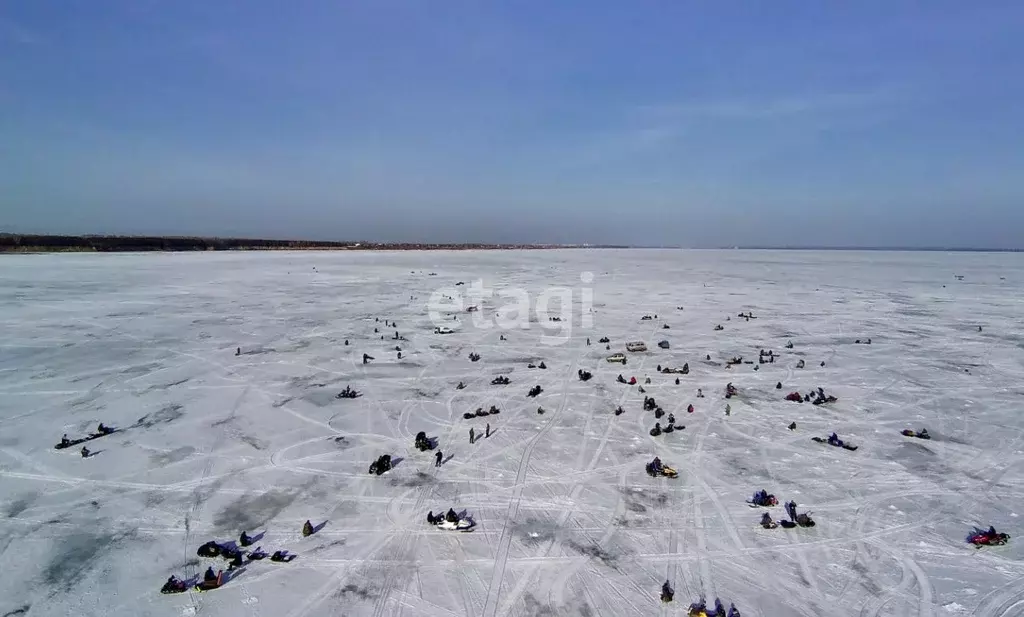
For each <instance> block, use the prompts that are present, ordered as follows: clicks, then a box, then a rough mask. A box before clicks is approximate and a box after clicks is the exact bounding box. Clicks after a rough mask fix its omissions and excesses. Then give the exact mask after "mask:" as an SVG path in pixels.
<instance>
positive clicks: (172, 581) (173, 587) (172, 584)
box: [160, 576, 188, 593]
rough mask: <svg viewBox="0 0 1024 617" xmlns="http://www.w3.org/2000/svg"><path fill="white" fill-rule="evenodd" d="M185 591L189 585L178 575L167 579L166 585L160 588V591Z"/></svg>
mask: <svg viewBox="0 0 1024 617" xmlns="http://www.w3.org/2000/svg"><path fill="white" fill-rule="evenodd" d="M185 591H188V585H187V584H186V583H185V582H184V581H182V580H181V579H179V578H178V577H177V576H172V577H171V578H169V579H167V582H166V583H164V586H163V587H161V588H160V593H182V592H185Z"/></svg>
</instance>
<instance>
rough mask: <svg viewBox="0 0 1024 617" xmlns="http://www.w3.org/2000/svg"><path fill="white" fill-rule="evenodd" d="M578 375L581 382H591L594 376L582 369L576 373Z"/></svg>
mask: <svg viewBox="0 0 1024 617" xmlns="http://www.w3.org/2000/svg"><path fill="white" fill-rule="evenodd" d="M576 375H577V376H578V377H579V378H580V381H590V378H591V377H593V376H594V374H593V373H591V372H590V371H585V370H583V369H580V370H578V371H576Z"/></svg>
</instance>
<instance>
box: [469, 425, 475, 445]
mask: <svg viewBox="0 0 1024 617" xmlns="http://www.w3.org/2000/svg"><path fill="white" fill-rule="evenodd" d="M475 437H476V434H475V431H473V427H470V428H469V443H473V441H475Z"/></svg>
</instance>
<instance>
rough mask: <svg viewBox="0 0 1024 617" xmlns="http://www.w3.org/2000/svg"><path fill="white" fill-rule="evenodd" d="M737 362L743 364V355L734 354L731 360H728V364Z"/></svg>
mask: <svg viewBox="0 0 1024 617" xmlns="http://www.w3.org/2000/svg"><path fill="white" fill-rule="evenodd" d="M737 364H743V356H733V357H732V359H731V360H728V361H727V362H726V363H725V365H726V366H735V365H737Z"/></svg>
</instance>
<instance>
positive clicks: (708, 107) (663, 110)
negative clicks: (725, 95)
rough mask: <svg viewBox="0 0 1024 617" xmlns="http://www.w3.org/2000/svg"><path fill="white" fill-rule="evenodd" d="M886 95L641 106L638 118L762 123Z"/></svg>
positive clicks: (867, 103)
mask: <svg viewBox="0 0 1024 617" xmlns="http://www.w3.org/2000/svg"><path fill="white" fill-rule="evenodd" d="M891 98H892V95H891V94H889V93H881V92H869V93H838V94H823V95H813V96H801V97H782V98H777V99H765V100H717V101H692V102H690V101H688V102H683V103H667V104H654V105H640V106H639V107H637V112H638V115H639V116H640V117H646V118H650V119H660V120H662V121H667V120H678V121H684V120H699V119H721V120H762V119H772V118H781V117H789V116H801V115H808V114H818V113H832V112H839V111H849V110H853V109H857V108H867V107H873V106H876V105H879V104H882V103H884V102H885V101H887V100H891Z"/></svg>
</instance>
